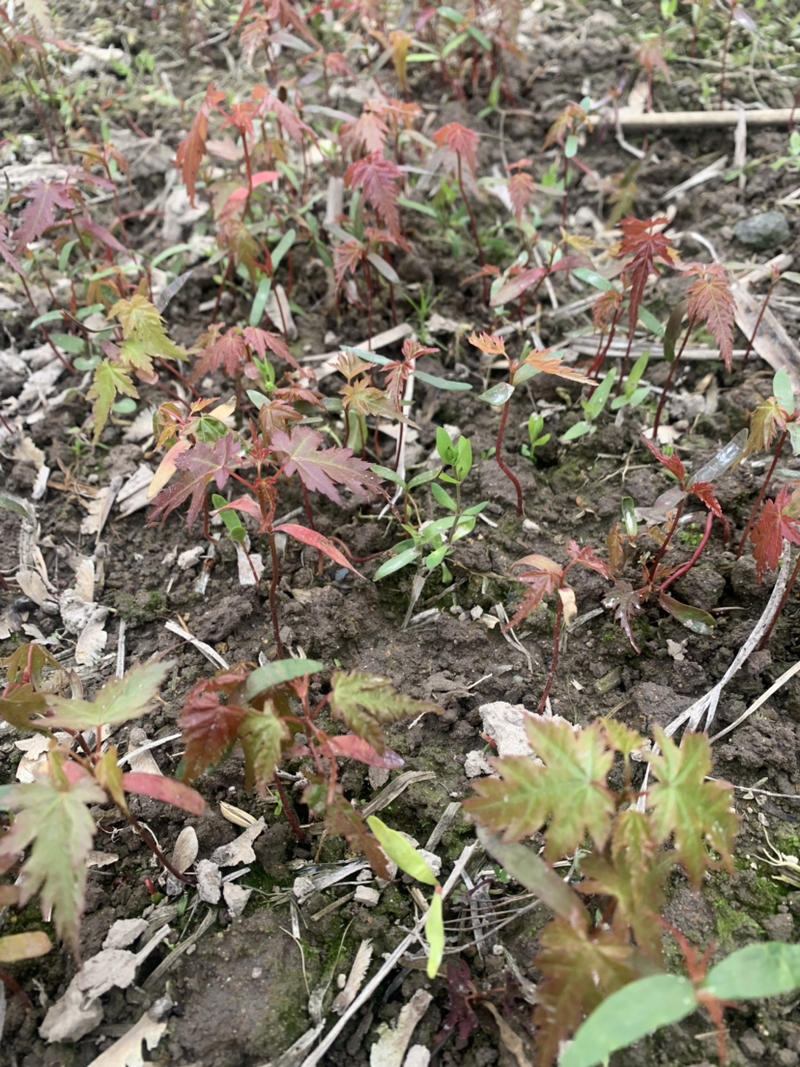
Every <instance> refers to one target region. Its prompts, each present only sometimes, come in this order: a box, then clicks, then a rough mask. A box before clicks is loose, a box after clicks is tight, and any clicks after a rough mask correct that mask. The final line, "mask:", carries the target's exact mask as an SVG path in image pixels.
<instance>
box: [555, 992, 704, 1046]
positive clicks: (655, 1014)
mask: <svg viewBox="0 0 800 1067" xmlns="http://www.w3.org/2000/svg"><path fill="white" fill-rule="evenodd" d="M696 1007H697V997H696V995H695V991H694V987H693V986H692V983H691V982H690V981H689V979H688V978H682V977H680V976H678V975H673V974H656V975H653V976H652V977H650V978H641V979H640V980H639V981H638V982H630V983H629V984H628V985H626V986H623V987H622V989H618V990H617V992H616V993H612V994H611V996H610V997H606V999H605V1000H604V1001H603V1003H602V1004H601V1005H600V1006H599V1007H598V1008H595V1010H594V1011H593V1012H592V1014H591V1015H590V1016H589V1018H588V1019H587V1020H586V1022H585V1023H583V1025H582V1026H581V1027H579V1029H578V1032H577V1033H576V1034H575V1037H574V1038H573V1040H572V1041H571V1043H570V1044H569V1046H568V1048H567V1050H566V1052H565V1053H564V1055H563V1056H562V1057H561V1058H560V1059H559V1061H558V1067H595V1064H600V1063H607V1062H608V1057H609V1056H610V1055H611V1053H612V1052H615V1051H616V1050H617V1049H620V1048H625V1047H626V1046H628V1045H631V1044H633V1042H634V1041H638V1040H639V1039H640V1038H642V1037H645V1036H646V1035H647V1034H652V1033H653V1032H654V1031H655V1030H658V1029H659V1028H660V1027H662V1026H668V1025H669V1024H670V1023H676V1022H678V1021H679V1020H680V1019H683V1018H685V1017H686V1016H687V1015H689V1014H691V1012H693V1011H694V1010H695V1008H696Z"/></svg>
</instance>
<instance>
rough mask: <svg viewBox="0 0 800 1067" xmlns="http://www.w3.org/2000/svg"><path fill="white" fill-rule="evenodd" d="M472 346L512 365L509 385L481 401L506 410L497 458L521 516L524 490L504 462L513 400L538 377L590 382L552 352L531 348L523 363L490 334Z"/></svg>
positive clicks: (473, 341) (473, 338)
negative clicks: (504, 442)
mask: <svg viewBox="0 0 800 1067" xmlns="http://www.w3.org/2000/svg"><path fill="white" fill-rule="evenodd" d="M469 342H470V344H472V345H475V347H476V348H478V349H480V351H481V352H483V353H485V354H486V355H487V356H502V357H503V358H504V359H505V361H506V363H507V365H508V381H505V382H499V383H498V384H497V385H493V386H492V387H491V388H490V389H487V390H486V392H484V393H482V394H481V400H485V401H486V403H487V404H491V405H493V406H494V407H502V409H503V410H502V414H501V416H500V425H499V427H498V429H497V441H496V444H495V451H494V458H495V460H496V461H497V465H498V467H499V468H500V470H501V471H502V472H503V474H505V476H506V478H508V480H509V481H510V482H511V484H512V485H513V486H514V491H515V493H516V495H517V514H518V515H522V513H523V510H524V509H523V501H522V486H521V485H520V483H519V479H518V478H517V476H516V474H514V472H513V471H512V470H511V468H510V467H509V466H508V464H507V463H506V462H505V460H504V459H503V437H504V436H505V432H506V424H507V423H508V414H509V411H510V409H511V398H512V396H513V395H514V392H515V391H516V389H517V388H518V387H519V386H520V385H522V384H523V383H524V382H527V381H530V379H531V378H533V377H534V376H535V375H536V374H540V373H542V372H544V373H545V374H555V375H557V377H559V378H566V379H567V380H568V381H573V382H588V381H589V379H588V378H587V377H586V375H585V374H583V373H581V371H577V370H574V369H573V368H572V367H568V366H566V365H565V364H564V363H563V362H562V360H561V359H560V358H559V357H558V356H553V355H551V354H550V353H551V352H552V349H550V348H545V349H542V350H541V351H530V350H529V349H528V348H527V347H526V348H525V350H524V351H523V353H522V356H521V357H520V358H519V359H514V358H513V357H512V356H510V355H509V354H508V352H506V343H505V341H504V340H503V338H502V337H497V336H495V335H489V334H487V333H482V334H477V333H473V334H471V336H470V338H469Z"/></svg>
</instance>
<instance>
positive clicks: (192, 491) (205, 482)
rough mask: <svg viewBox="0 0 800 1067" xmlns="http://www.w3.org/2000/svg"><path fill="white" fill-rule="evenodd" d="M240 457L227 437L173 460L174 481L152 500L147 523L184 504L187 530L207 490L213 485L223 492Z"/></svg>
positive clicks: (235, 444) (230, 436)
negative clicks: (212, 483)
mask: <svg viewBox="0 0 800 1067" xmlns="http://www.w3.org/2000/svg"><path fill="white" fill-rule="evenodd" d="M240 454H241V446H240V445H239V443H238V441H237V440H236V438H235V437H234V436H233V434H230V433H229V434H226V435H225V437H220V438H218V439H217V440H216V441H215V442H214V444H213V446H209V445H207V444H205V442H203V441H199V442H198V443H197V444H196V445H194V447H193V448H191V449H189V450H188V451H187V452H182V453H181V454H180V455H177V456H175V468H176V470H177V471H178V472H179V475H178V479H177V481H175V482H174V483H173V484H172V485H168V486H167V487H166V489H162V490H161V492H160V493H159V494H158V496H157V497H156V498H155V500H154V501H153V510H152V512H151V513H150V520H151V521H155V520H156V519H157V518H159V517H160V518H161V519H162V520H163V519H166V518H167V516H168V515H169V514H170V513H171V512H173V511H174V510H175V509H176V508H179V507H180V506H181V504H183V503H185V502H186V501H187V500H188V501H189V511H188V513H187V515H186V524H187V526H188V527H189V529H191V528H192V526H193V525H194V523H195V520H196V519H197V516H198V515H199V514H200V512H201V511H202V510H203V507H204V505H205V502H206V490H207V489H208V486H209V485H210V484H211V482H212V481H214V482H216V486H217V489H224V488H225V486H226V484H227V482H228V478H229V477H230V472H231V471H232V470H235V469H236V468H237V467H238V466H240Z"/></svg>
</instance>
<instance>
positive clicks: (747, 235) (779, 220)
mask: <svg viewBox="0 0 800 1067" xmlns="http://www.w3.org/2000/svg"><path fill="white" fill-rule="evenodd" d="M733 235H734V237H735V238H736V240H737V241H739V242H741V244H743V245H746V246H747V247H748V248H752V249H754V250H755V251H757V252H767V251H770V250H771V249H773V248H778V247H779V246H780V245H783V244H786V242H787V241H788V240H789V238H790V236H791V231H790V229H789V223H788V221H787V219H786V216H785V215H784V214H782V213H781V212H780V211H762V212H761V213H760V214H758V215H752V216H751V217H750V218H749V219H742V221H741V222H738V223H737V224H736V227H735V228H734V231H733Z"/></svg>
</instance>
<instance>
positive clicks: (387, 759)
mask: <svg viewBox="0 0 800 1067" xmlns="http://www.w3.org/2000/svg"><path fill="white" fill-rule="evenodd" d="M327 748H328V749H329V750H330V751H331V752H332V753H333V754H334V756H343V757H344V758H345V759H354V760H358V762H359V763H365V764H366V765H367V766H368V767H383V768H385V769H386V770H389V771H396V770H399V769H400V768H401V767H404V766H405V760H404V759H403V758H402V756H398V754H397V753H396V752H394V751H392V749H391V748H386V749H384V751H383V755H379V754H378V753H377V752H376V751H375V749H374V748H373V747H372V745H371V744H370V743H369V742H368V741H365V740H364V738H363V737H356V735H355V734H343V735H342V736H341V737H329V738H328V740H327Z"/></svg>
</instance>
